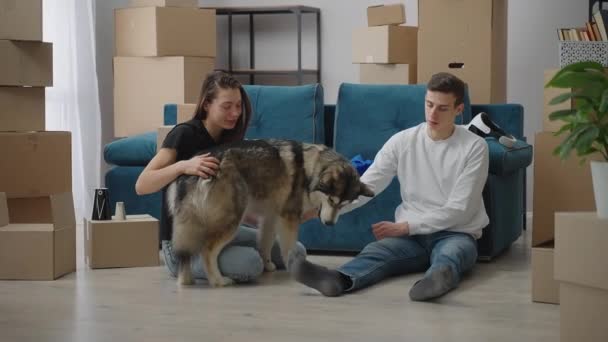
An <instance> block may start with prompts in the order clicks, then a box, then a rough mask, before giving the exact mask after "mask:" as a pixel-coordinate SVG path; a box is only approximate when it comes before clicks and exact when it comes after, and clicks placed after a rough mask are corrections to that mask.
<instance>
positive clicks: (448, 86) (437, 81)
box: [426, 72, 465, 106]
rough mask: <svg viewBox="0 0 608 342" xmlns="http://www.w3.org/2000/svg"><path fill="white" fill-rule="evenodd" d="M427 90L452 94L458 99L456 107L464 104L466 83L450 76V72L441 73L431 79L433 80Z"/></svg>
mask: <svg viewBox="0 0 608 342" xmlns="http://www.w3.org/2000/svg"><path fill="white" fill-rule="evenodd" d="M426 89H427V90H430V91H438V92H440V93H451V94H453V95H454V97H456V102H455V103H454V105H455V106H458V105H459V104H461V103H463V102H464V91H465V84H464V82H463V81H462V80H461V79H460V78H458V77H456V76H454V75H452V74H450V73H449V72H439V73H436V74H434V75H433V76H432V77H431V80H430V81H429V83H428V84H427V85H426Z"/></svg>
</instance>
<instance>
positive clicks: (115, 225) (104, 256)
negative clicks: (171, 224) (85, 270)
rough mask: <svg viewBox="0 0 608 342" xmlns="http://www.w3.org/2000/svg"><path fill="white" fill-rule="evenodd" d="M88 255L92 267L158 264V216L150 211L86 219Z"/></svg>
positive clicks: (86, 253) (88, 261)
mask: <svg viewBox="0 0 608 342" xmlns="http://www.w3.org/2000/svg"><path fill="white" fill-rule="evenodd" d="M85 255H86V257H85V259H86V260H85V261H86V264H87V265H89V267H90V268H113V267H144V266H158V265H159V254H158V220H157V219H155V218H153V217H152V216H150V215H127V219H126V220H124V221H115V220H108V221H91V220H87V219H85Z"/></svg>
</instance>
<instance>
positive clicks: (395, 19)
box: [367, 4, 405, 26]
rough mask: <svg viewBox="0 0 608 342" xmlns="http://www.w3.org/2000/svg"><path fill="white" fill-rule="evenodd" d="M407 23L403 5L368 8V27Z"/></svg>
mask: <svg viewBox="0 0 608 342" xmlns="http://www.w3.org/2000/svg"><path fill="white" fill-rule="evenodd" d="M403 23H405V6H403V4H391V5H375V6H369V7H368V8H367V26H382V25H399V24H403Z"/></svg>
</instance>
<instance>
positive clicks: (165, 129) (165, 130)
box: [156, 126, 175, 152]
mask: <svg viewBox="0 0 608 342" xmlns="http://www.w3.org/2000/svg"><path fill="white" fill-rule="evenodd" d="M173 127H175V126H160V127H158V131H157V134H156V152H158V151H159V150H160V149H161V147H162V146H163V141H165V138H166V137H167V134H169V132H170V131H171V130H172V129H173Z"/></svg>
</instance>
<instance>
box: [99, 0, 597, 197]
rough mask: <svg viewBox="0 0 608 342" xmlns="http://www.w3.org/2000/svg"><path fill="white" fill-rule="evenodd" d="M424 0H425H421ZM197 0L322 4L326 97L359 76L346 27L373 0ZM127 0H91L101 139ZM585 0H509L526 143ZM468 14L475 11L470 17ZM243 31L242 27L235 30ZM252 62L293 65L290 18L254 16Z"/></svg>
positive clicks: (310, 59) (311, 59)
mask: <svg viewBox="0 0 608 342" xmlns="http://www.w3.org/2000/svg"><path fill="white" fill-rule="evenodd" d="M421 1H424V0H421ZM199 2H200V4H201V6H253V5H255V6H265V5H266V6H269V5H283V4H293V3H298V4H301V5H307V6H314V7H319V8H320V9H321V27H322V28H321V32H322V34H321V36H322V37H321V39H322V42H323V45H322V73H323V75H322V84H323V86H324V89H325V102H326V103H335V100H336V95H337V89H338V86H339V84H340V83H342V82H358V79H359V69H358V67H357V65H354V64H352V63H351V39H352V38H351V32H352V30H353V29H354V28H356V27H359V26H365V25H366V12H365V10H366V7H367V6H368V5H372V4H378V3H381V1H377V0H331V1H328V0H299V1H291V0H256V1H252V0H223V1H222V0H200V1H199ZM395 2H402V3H404V4H405V8H406V17H407V18H406V21H407V25H412V26H417V24H418V2H417V1H416V0H403V1H390V2H389V1H387V3H395ZM126 4H127V0H97V1H96V12H97V13H96V19H97V23H96V28H97V33H96V36H97V47H98V51H97V58H98V59H97V66H98V75H99V91H100V101H101V107H102V108H101V110H102V116H103V120H102V121H103V125H102V128H103V131H102V135H103V139H104V141H103V143H106V142H108V141H110V140H111V139H112V129H113V128H112V127H113V121H112V59H111V57H112V54H113V19H112V17H113V13H112V9H113V8H116V7H123V6H125V5H126ZM586 16H587V1H581V0H534V1H529V0H510V1H509V13H508V18H509V19H508V25H509V31H508V35H509V38H508V56H507V63H508V80H507V83H508V84H507V100H508V102H510V103H520V104H522V105H523V106H524V109H525V134H526V136H527V137H528V139H529V140H530V142H531V143H533V142H534V133H535V132H537V131H540V130H541V114H542V98H543V96H542V87H543V84H542V83H543V70H544V69H546V68H554V67H557V66H558V54H557V38H556V37H557V33H556V29H557V28H558V27H575V26H582V25H583V24H584V22H585V21H586ZM471 20H475V18H471ZM218 23H219V25H218V26H219V30H218V50H219V51H218V52H219V55H218V66H220V67H225V65H226V64H225V63H224V62H222V61H225V60H226V54H225V50H226V43H225V38H226V36H227V35H226V30H225V27H226V21H225V19H224V18H219V20H218ZM247 27H248V26H247V22H246V20H242V19H239V20H235V22H234V30H235V35H236V38H235V39H236V40H235V55H236V56H235V65H236V66H237V67H238V66H243V67H245V66H247V65H248V64H247V63H248V59H247V58H248V57H247V56H248V55H247V54H248V48H249V45H248V40H247V39H248V35H247V33H246V30H247ZM237 32H242V33H237ZM256 32H257V35H258V36H257V38H256V66H257V67H260V68H263V67H271V68H294V67H295V66H296V64H295V63H296V52H297V50H296V41H295V37H296V35H295V32H296V31H295V20H293V19H292V18H289V17H282V18H281V17H277V16H266V17H259V18H258V19H256ZM314 37H315V27H314V20H313V18H312V17H307V18H305V20H304V41H303V43H304V49H303V66H304V67H305V68H307V67H309V68H314V67H316V64H315V63H316V59H315V53H316V51H315V40H314ZM532 180H533V177H532V167H531V168H529V169H528V208H529V209H531V205H532V183H533V182H532Z"/></svg>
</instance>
